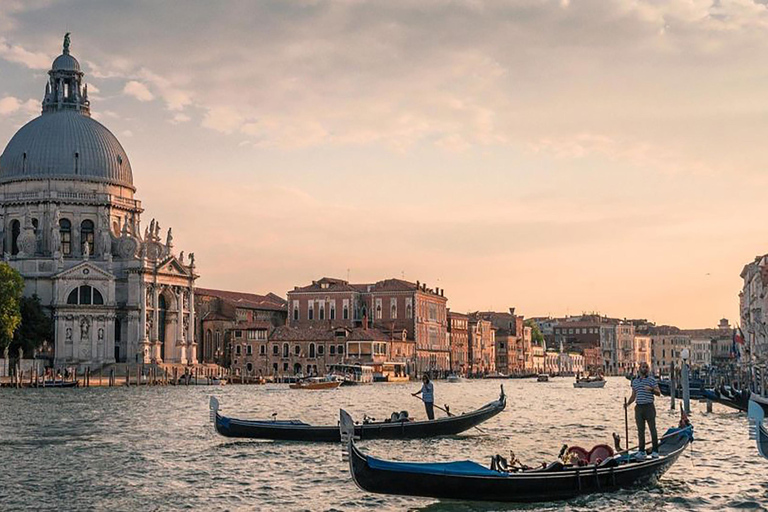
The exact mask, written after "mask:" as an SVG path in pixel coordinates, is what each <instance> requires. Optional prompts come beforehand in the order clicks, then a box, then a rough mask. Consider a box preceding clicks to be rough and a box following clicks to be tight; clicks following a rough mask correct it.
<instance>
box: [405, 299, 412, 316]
mask: <svg viewBox="0 0 768 512" xmlns="http://www.w3.org/2000/svg"><path fill="white" fill-rule="evenodd" d="M405 318H413V301H412V299H411V298H410V297H408V298H407V299H405Z"/></svg>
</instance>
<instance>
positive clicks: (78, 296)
mask: <svg viewBox="0 0 768 512" xmlns="http://www.w3.org/2000/svg"><path fill="white" fill-rule="evenodd" d="M67 304H75V305H76V304H80V305H90V304H95V305H97V306H98V305H102V304H104V297H102V295H101V292H100V291H99V290H97V289H96V288H93V287H91V286H88V285H86V284H84V285H82V286H80V287H79V288H75V289H74V290H72V291H71V292H70V293H69V296H68V297H67Z"/></svg>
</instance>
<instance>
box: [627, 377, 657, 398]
mask: <svg viewBox="0 0 768 512" xmlns="http://www.w3.org/2000/svg"><path fill="white" fill-rule="evenodd" d="M657 385H658V384H657V383H656V379H655V378H653V377H652V376H651V375H649V376H648V377H637V378H636V379H635V380H633V381H632V389H633V390H634V391H635V393H636V396H635V402H637V405H644V404H652V403H653V392H652V391H648V389H647V388H648V387H651V388H655V387H656V386H657Z"/></svg>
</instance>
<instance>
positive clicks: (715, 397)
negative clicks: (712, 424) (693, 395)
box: [704, 386, 750, 412]
mask: <svg viewBox="0 0 768 512" xmlns="http://www.w3.org/2000/svg"><path fill="white" fill-rule="evenodd" d="M749 395H750V391H749V390H747V389H743V390H740V391H739V390H735V389H733V388H730V387H728V386H721V387H719V388H715V389H705V390H704V398H706V399H707V400H711V401H713V402H715V403H718V404H721V405H724V406H726V407H730V408H731V409H736V410H737V411H742V412H746V410H747V407H748V405H749Z"/></svg>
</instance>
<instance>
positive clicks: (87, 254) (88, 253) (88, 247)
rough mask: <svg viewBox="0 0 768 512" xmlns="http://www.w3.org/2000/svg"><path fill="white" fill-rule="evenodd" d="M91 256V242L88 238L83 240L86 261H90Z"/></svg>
mask: <svg viewBox="0 0 768 512" xmlns="http://www.w3.org/2000/svg"><path fill="white" fill-rule="evenodd" d="M90 256H91V244H89V243H88V241H87V240H86V241H85V242H83V259H84V260H85V261H88V258H89V257H90Z"/></svg>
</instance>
